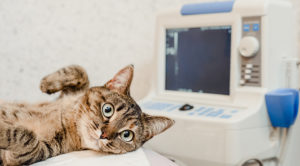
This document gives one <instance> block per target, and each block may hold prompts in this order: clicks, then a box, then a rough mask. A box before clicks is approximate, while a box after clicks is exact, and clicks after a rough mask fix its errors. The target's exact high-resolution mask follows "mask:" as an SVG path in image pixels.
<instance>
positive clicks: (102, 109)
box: [79, 65, 174, 153]
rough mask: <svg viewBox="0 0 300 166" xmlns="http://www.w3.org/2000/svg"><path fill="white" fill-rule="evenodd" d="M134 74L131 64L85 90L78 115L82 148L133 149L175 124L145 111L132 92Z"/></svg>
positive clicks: (117, 150)
mask: <svg viewBox="0 0 300 166" xmlns="http://www.w3.org/2000/svg"><path fill="white" fill-rule="evenodd" d="M132 77H133V66H132V65H130V66H127V67H125V68H124V69H122V70H120V71H119V72H118V73H117V74H116V75H115V76H114V77H113V79H111V80H110V81H108V82H107V83H106V84H105V85H104V86H101V87H92V88H90V89H89V90H88V91H87V92H86V94H85V96H84V97H83V99H82V104H81V108H80V109H81V111H82V112H83V113H82V114H81V117H80V119H79V132H80V133H81V140H82V146H83V148H87V149H93V150H97V151H103V152H107V153H125V152H129V151H134V150H136V149H137V148H139V147H140V146H142V145H143V144H144V143H145V142H146V141H148V140H149V139H150V138H152V137H153V136H155V135H157V134H159V133H161V132H163V131H165V130H166V129H168V128H169V127H171V126H172V125H173V124H174V121H173V120H171V119H169V118H166V117H162V116H151V115H148V114H145V113H143V112H142V110H141V108H140V107H139V105H138V104H137V103H136V102H135V101H134V100H133V99H132V98H131V96H130V93H129V89H130V84H131V81H132Z"/></svg>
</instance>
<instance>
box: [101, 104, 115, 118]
mask: <svg viewBox="0 0 300 166" xmlns="http://www.w3.org/2000/svg"><path fill="white" fill-rule="evenodd" d="M102 114H103V116H105V117H106V118H110V117H111V116H112V115H113V114H114V107H113V106H112V105H111V104H109V103H106V104H104V105H103V106H102Z"/></svg>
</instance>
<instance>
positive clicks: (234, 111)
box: [231, 110, 239, 114]
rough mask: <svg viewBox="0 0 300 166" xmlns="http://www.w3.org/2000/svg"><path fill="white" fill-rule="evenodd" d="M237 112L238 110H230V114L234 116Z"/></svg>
mask: <svg viewBox="0 0 300 166" xmlns="http://www.w3.org/2000/svg"><path fill="white" fill-rule="evenodd" d="M238 112H239V111H238V110H232V111H231V113H233V114H235V113H238Z"/></svg>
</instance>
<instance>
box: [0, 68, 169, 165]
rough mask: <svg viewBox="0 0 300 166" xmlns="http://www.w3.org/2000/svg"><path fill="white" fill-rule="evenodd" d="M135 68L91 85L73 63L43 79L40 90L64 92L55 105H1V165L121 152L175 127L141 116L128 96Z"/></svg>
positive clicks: (164, 121) (131, 149)
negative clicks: (91, 152)
mask: <svg viewBox="0 0 300 166" xmlns="http://www.w3.org/2000/svg"><path fill="white" fill-rule="evenodd" d="M133 70H134V67H133V66H132V65H129V66H126V67H125V68H123V69H122V70H120V71H119V72H118V73H117V74H116V75H115V76H114V77H113V78H112V79H111V80H109V81H108V82H107V83H106V84H105V85H103V86H96V87H89V80H88V76H87V73H86V71H85V70H84V69H83V68H82V67H80V66H78V65H71V66H67V67H65V68H61V69H59V70H58V71H56V72H54V73H52V74H49V75H47V76H46V77H44V78H43V79H42V81H41V84H40V89H41V91H42V92H44V93H47V94H53V93H56V92H60V96H59V97H58V98H57V99H56V100H55V101H52V102H43V103H38V104H26V103H9V102H1V103H0V156H1V157H0V162H1V163H0V165H7V166H8V165H29V164H32V163H35V162H38V161H42V160H46V159H47V158H50V157H53V156H57V155H60V154H64V153H68V152H72V151H79V150H94V151H98V152H102V153H108V154H122V153H126V152H130V151H134V150H136V149H137V148H139V147H141V146H142V145H143V144H144V143H145V142H146V141H148V140H149V139H150V138H152V137H153V136H155V135H157V134H159V133H161V132H163V131H165V130H166V129H168V128H169V127H171V126H172V125H173V124H174V121H173V120H171V119H169V118H167V117H162V116H152V115H148V114H146V113H143V112H142V111H141V108H140V107H139V105H138V104H137V103H136V102H135V101H134V100H133V98H132V97H131V96H130V85H131V81H132V78H133ZM24 95H28V97H30V94H24ZM100 165H101V163H100Z"/></svg>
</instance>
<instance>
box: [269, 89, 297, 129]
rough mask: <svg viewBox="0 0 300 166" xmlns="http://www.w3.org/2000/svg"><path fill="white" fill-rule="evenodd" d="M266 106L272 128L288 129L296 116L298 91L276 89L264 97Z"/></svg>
mask: <svg viewBox="0 0 300 166" xmlns="http://www.w3.org/2000/svg"><path fill="white" fill-rule="evenodd" d="M265 99H266V106H267V110H268V113H269V117H270V120H271V123H272V125H273V126H274V127H284V128H288V127H290V126H291V125H292V124H293V123H294V122H295V119H296V117H297V114H298V107H299V91H298V90H296V89H288V88H285V89H276V90H274V91H271V92H268V93H267V94H266V95H265Z"/></svg>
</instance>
